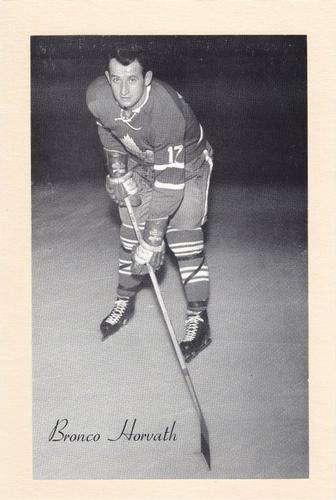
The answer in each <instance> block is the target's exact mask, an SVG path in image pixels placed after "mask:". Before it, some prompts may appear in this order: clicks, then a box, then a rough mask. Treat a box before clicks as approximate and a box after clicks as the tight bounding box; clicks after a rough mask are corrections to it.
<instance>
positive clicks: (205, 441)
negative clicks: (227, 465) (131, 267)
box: [125, 197, 211, 469]
mask: <svg viewBox="0 0 336 500" xmlns="http://www.w3.org/2000/svg"><path fill="white" fill-rule="evenodd" d="M125 203H126V207H127V210H128V214H129V217H130V219H131V222H132V225H133V228H134V231H135V234H136V237H137V239H138V241H140V240H141V233H140V230H139V226H138V223H137V221H136V218H135V215H134V212H133V207H132V205H131V202H130V199H129V197H126V198H125ZM147 269H148V273H149V276H150V279H151V281H152V284H153V288H154V291H155V295H156V298H157V300H158V302H159V305H160V309H161V312H162V314H163V317H164V320H165V323H166V326H167V329H168V332H169V335H170V340H171V341H172V344H173V346H174V349H175V353H176V356H177V359H178V361H179V365H180V368H181V371H182V374H183V376H184V380H185V382H186V384H187V387H188V390H189V393H190V396H191V399H192V401H193V404H194V406H195V409H196V411H197V414H198V418H199V422H200V427H201V453H202V455H203V456H204V458H205V460H206V463H207V464H208V467H209V469H211V460H210V445H209V431H208V427H207V425H206V422H205V419H204V417H203V413H202V410H201V406H200V404H199V401H198V398H197V395H196V392H195V388H194V385H193V383H192V380H191V378H190V374H189V371H188V369H187V366H186V363H185V361H184V357H183V354H182V352H181V349H180V346H179V344H178V342H177V339H176V335H175V332H174V328H173V325H172V324H171V321H170V319H169V316H168V312H167V309H166V306H165V304H164V302H163V298H162V295H161V291H160V287H159V284H158V281H157V278H156V275H155V272H154V271H153V268H152V266H151V265H150V264H147Z"/></svg>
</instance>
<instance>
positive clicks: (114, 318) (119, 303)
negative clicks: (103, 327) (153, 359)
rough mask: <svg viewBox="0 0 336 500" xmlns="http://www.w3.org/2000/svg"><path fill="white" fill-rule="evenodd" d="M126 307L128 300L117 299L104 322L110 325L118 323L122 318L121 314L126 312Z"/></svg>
mask: <svg viewBox="0 0 336 500" xmlns="http://www.w3.org/2000/svg"><path fill="white" fill-rule="evenodd" d="M127 306H128V299H121V298H119V299H117V300H116V302H115V304H114V307H113V309H112V311H111V313H110V314H109V316H108V317H107V318H106V320H105V321H106V322H107V323H110V324H111V325H116V324H117V323H118V322H119V321H120V318H122V316H123V314H124V313H125V311H126V308H127Z"/></svg>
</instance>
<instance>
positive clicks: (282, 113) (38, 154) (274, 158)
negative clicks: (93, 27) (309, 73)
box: [31, 36, 307, 185]
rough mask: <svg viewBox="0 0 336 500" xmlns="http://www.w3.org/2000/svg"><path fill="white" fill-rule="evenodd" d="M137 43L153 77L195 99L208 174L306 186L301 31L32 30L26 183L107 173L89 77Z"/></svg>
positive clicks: (216, 177) (192, 101)
mask: <svg viewBox="0 0 336 500" xmlns="http://www.w3.org/2000/svg"><path fill="white" fill-rule="evenodd" d="M125 38H126V39H127V38H129V39H132V40H136V41H140V40H141V42H143V43H144V44H145V46H146V48H147V49H148V51H149V53H150V55H151V56H152V61H153V70H154V72H155V76H157V77H158V78H160V79H163V80H165V81H167V82H168V83H170V84H171V85H172V86H173V87H174V88H175V89H176V90H178V91H179V92H181V93H182V94H183V96H184V98H185V99H186V100H187V101H188V102H189V103H190V104H191V106H192V108H193V110H194V112H195V114H196V116H197V117H198V118H199V120H200V121H201V123H202V124H203V127H204V130H205V133H206V135H207V137H208V139H209V141H210V142H211V144H212V146H213V148H214V151H215V168H214V174H213V176H214V180H216V181H220V182H238V183H241V184H244V183H285V184H287V185H290V184H295V185H306V178H307V140H306V137H307V125H306V123H307V116H306V113H307V96H306V37H305V36H141V37H139V36H138V37H125V36H123V37H120V36H119V37H113V36H111V37H108V36H34V37H32V39H31V82H32V86H31V98H32V108H31V110H32V115H31V125H32V127H31V128H32V180H33V182H38V183H48V182H51V183H53V182H58V181H76V180H80V179H90V178H91V179H99V178H103V176H104V175H105V173H104V161H103V156H102V152H101V147H100V144H99V140H98V137H97V131H96V125H95V120H94V118H93V117H92V116H91V115H90V113H89V111H88V110H87V108H86V103H85V92H86V88H87V86H88V85H89V83H90V82H91V81H92V80H94V79H95V78H96V77H97V76H100V75H102V74H103V72H104V70H105V66H106V54H107V53H108V51H109V46H110V45H111V44H112V43H114V42H115V41H118V40H125Z"/></svg>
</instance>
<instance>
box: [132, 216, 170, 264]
mask: <svg viewBox="0 0 336 500" xmlns="http://www.w3.org/2000/svg"><path fill="white" fill-rule="evenodd" d="M167 224H168V219H152V220H147V221H146V224H145V229H144V237H143V238H142V239H141V241H140V243H139V245H138V246H137V247H136V248H135V250H134V252H133V264H132V265H131V272H132V273H133V274H147V273H148V270H147V266H146V264H150V265H151V266H152V268H153V269H154V271H156V270H158V269H159V268H160V267H161V266H162V264H163V260H164V255H165V243H164V241H163V238H164V235H165V232H166V228H167Z"/></svg>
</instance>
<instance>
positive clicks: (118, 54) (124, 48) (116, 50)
mask: <svg viewBox="0 0 336 500" xmlns="http://www.w3.org/2000/svg"><path fill="white" fill-rule="evenodd" d="M111 59H116V60H117V61H118V62H120V64H122V65H123V66H128V65H129V64H131V63H132V62H134V61H135V60H137V61H138V62H139V64H140V66H141V68H142V73H143V75H144V76H145V74H146V73H147V71H149V64H148V62H149V61H148V57H147V52H146V51H145V50H144V48H143V47H142V46H140V45H138V44H135V43H128V44H123V45H117V46H114V47H113V48H112V50H110V52H109V54H108V60H107V69H109V64H110V61H111Z"/></svg>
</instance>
